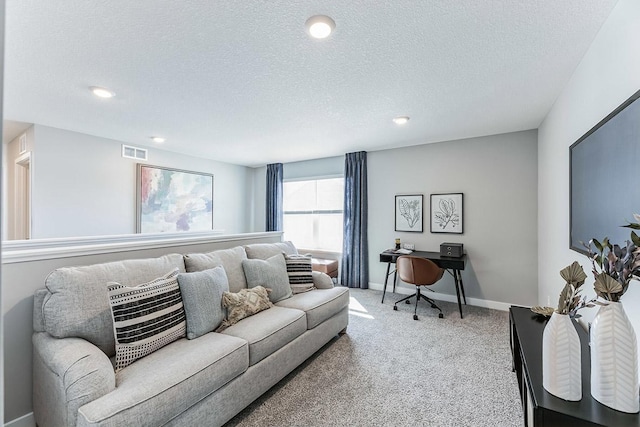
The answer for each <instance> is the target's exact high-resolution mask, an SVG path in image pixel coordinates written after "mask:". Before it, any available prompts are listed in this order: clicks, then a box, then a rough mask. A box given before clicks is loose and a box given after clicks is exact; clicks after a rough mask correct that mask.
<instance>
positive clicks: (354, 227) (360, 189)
mask: <svg viewBox="0 0 640 427" xmlns="http://www.w3.org/2000/svg"><path fill="white" fill-rule="evenodd" d="M367 215H368V209H367V153H366V152H365V151H360V152H357V153H348V154H347V155H346V159H345V163H344V239H343V243H342V272H341V274H340V281H341V283H342V285H343V286H349V287H350V288H363V289H367V288H368V287H369V241H368V238H367Z"/></svg>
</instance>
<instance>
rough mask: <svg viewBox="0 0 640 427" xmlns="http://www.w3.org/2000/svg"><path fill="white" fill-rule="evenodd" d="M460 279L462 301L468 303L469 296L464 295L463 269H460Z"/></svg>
mask: <svg viewBox="0 0 640 427" xmlns="http://www.w3.org/2000/svg"><path fill="white" fill-rule="evenodd" d="M458 280H459V281H460V291H462V301H463V302H464V305H467V297H466V296H465V295H464V283H462V271H460V270H458Z"/></svg>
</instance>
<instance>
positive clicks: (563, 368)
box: [542, 312, 582, 401]
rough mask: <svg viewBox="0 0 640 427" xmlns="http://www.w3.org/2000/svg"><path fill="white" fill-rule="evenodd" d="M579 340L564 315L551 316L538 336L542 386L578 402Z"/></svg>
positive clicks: (560, 396) (580, 369) (579, 373)
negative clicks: (540, 339)
mask: <svg viewBox="0 0 640 427" xmlns="http://www.w3.org/2000/svg"><path fill="white" fill-rule="evenodd" d="M580 357H581V354H580V338H579V337H578V332H576V328H575V327H574V326H573V321H572V320H571V318H570V317H569V316H568V315H566V314H558V313H555V312H554V313H553V314H552V315H551V319H549V321H548V322H547V325H546V326H545V327H544V333H543V335H542V386H543V387H544V388H545V390H547V391H548V392H549V393H551V394H553V395H554V396H557V397H559V398H561V399H564V400H572V401H576V400H580V399H582V368H581V360H580Z"/></svg>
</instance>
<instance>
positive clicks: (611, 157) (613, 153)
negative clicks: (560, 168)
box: [569, 90, 640, 253]
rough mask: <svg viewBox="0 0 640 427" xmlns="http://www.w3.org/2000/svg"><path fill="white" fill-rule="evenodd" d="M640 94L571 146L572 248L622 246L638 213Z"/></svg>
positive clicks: (583, 249)
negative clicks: (590, 244) (629, 223)
mask: <svg viewBox="0 0 640 427" xmlns="http://www.w3.org/2000/svg"><path fill="white" fill-rule="evenodd" d="M639 98H640V90H639V91H638V92H636V93H634V94H633V95H632V96H631V97H630V98H629V99H627V100H626V101H625V102H624V103H623V104H622V105H620V106H619V107H618V108H616V109H615V110H614V111H613V112H611V114H609V115H608V116H607V117H605V118H604V119H602V120H601V121H600V123H598V124H597V125H595V126H594V127H593V128H592V129H591V130H589V132H587V133H585V134H584V135H583V136H582V137H581V138H580V139H578V140H577V141H576V142H575V143H573V144H572V145H571V147H570V148H569V152H570V162H571V163H570V168H569V170H570V189H571V190H570V236H569V239H570V247H571V249H573V250H575V251H578V252H581V253H586V249H585V247H584V246H583V244H582V242H584V243H588V242H589V240H591V239H592V238H596V239H598V240H600V241H602V239H603V238H605V237H609V240H610V241H611V242H612V243H614V244H615V243H618V244H621V245H622V244H624V243H625V241H627V240H629V235H630V231H629V229H628V228H622V227H621V226H622V225H625V224H627V221H628V220H633V214H634V213H640V99H639Z"/></svg>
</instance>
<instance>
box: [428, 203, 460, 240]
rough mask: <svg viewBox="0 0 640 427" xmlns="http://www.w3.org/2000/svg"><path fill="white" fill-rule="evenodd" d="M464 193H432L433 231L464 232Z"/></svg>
mask: <svg viewBox="0 0 640 427" xmlns="http://www.w3.org/2000/svg"><path fill="white" fill-rule="evenodd" d="M463 213H464V194H463V193H438V194H432V195H431V221H430V224H431V226H430V230H431V232H432V233H445V234H463V233H464V215H463Z"/></svg>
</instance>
